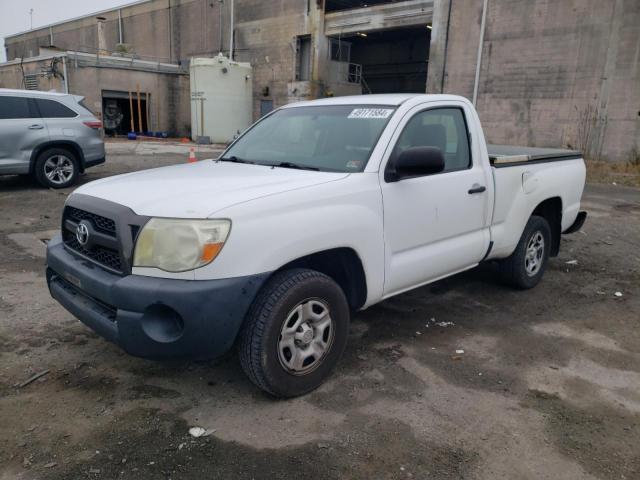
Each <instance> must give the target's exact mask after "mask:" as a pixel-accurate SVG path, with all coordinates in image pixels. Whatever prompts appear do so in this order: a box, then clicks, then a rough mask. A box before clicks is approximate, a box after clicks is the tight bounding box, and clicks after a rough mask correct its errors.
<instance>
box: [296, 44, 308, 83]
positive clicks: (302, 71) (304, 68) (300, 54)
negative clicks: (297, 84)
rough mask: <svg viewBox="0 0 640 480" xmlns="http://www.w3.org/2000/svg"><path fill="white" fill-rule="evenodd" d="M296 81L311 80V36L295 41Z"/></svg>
mask: <svg viewBox="0 0 640 480" xmlns="http://www.w3.org/2000/svg"><path fill="white" fill-rule="evenodd" d="M296 80H301V81H307V80H311V36H310V35H304V36H300V37H298V38H297V39H296Z"/></svg>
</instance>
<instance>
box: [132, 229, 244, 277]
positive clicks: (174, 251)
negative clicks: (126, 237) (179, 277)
mask: <svg viewBox="0 0 640 480" xmlns="http://www.w3.org/2000/svg"><path fill="white" fill-rule="evenodd" d="M230 228H231V222H230V221H229V220H188V219H185V220H182V219H172V218H152V219H151V220H149V221H148V222H147V224H146V225H145V226H144V227H143V228H142V231H141V232H140V235H138V240H137V241H136V248H135V252H134V255H133V266H134V267H155V268H160V269H162V270H165V271H167V272H184V271H187V270H193V269H194V268H198V267H202V266H204V265H207V264H208V263H211V262H212V261H213V260H214V259H215V258H216V257H217V256H218V253H220V250H222V247H223V246H224V242H225V240H226V239H227V236H228V235H229V229H230Z"/></svg>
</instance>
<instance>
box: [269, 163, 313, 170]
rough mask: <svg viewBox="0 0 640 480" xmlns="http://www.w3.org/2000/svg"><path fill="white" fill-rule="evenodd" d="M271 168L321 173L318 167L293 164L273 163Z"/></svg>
mask: <svg viewBox="0 0 640 480" xmlns="http://www.w3.org/2000/svg"><path fill="white" fill-rule="evenodd" d="M270 166H272V167H282V168H297V169H299V170H313V171H315V172H319V171H320V169H319V168H318V167H310V166H308V165H301V164H299V163H293V162H280V163H273V164H271V165H270Z"/></svg>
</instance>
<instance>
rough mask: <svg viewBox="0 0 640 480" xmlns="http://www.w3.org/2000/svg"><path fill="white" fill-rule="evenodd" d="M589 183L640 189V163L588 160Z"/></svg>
mask: <svg viewBox="0 0 640 480" xmlns="http://www.w3.org/2000/svg"><path fill="white" fill-rule="evenodd" d="M585 163H586V164H587V182H588V183H616V184H617V185H627V186H630V187H640V162H636V161H633V162H604V161H596V160H587V161H586V162H585Z"/></svg>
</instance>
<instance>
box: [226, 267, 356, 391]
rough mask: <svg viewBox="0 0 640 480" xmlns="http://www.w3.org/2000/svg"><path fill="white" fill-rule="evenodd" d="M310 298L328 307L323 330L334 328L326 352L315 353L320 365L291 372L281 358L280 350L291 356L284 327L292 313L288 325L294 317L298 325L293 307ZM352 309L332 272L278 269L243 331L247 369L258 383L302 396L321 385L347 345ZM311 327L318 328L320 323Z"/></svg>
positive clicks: (242, 349) (241, 352)
mask: <svg viewBox="0 0 640 480" xmlns="http://www.w3.org/2000/svg"><path fill="white" fill-rule="evenodd" d="M308 302H312V303H313V304H315V303H318V302H319V303H321V304H322V305H325V306H326V307H327V308H328V314H329V316H330V327H329V328H328V329H326V327H325V330H324V331H323V333H322V334H323V335H325V334H326V333H327V332H329V334H330V335H331V336H330V340H331V341H330V342H328V341H327V343H328V346H327V347H326V350H325V351H324V354H323V355H322V356H320V357H319V358H318V359H317V360H313V359H312V361H313V362H317V365H315V366H313V365H311V366H312V367H313V368H312V369H311V370H310V371H308V372H304V373H301V372H293V373H292V371H290V370H288V369H287V367H286V366H285V365H284V364H283V360H281V352H284V353H282V355H284V358H286V347H285V348H284V349H282V346H281V345H282V344H281V338H283V337H282V336H281V332H282V329H283V328H284V327H285V322H286V321H287V319H289V322H288V325H291V322H292V321H293V322H294V326H295V322H296V319H295V318H294V317H295V314H293V313H292V312H293V310H294V307H298V306H300V305H306V304H307V303H308ZM301 308H302V307H301ZM313 308H315V306H314V307H313ZM319 308H322V307H319ZM321 311H322V310H321ZM290 314H291V315H294V317H291V315H290ZM349 315H350V313H349V305H348V303H347V299H346V297H345V294H344V292H343V291H342V289H341V288H340V286H338V284H337V283H336V282H334V281H333V280H332V279H331V278H330V277H328V276H327V275H324V274H323V273H320V272H317V271H315V270H306V269H292V270H285V271H282V272H279V273H276V274H275V275H274V276H273V277H272V278H271V279H269V281H268V282H267V283H266V284H265V286H264V287H263V288H262V289H261V291H260V293H259V294H258V296H257V297H256V299H255V300H254V302H253V304H252V306H251V308H250V309H249V313H248V314H247V317H246V319H245V322H244V325H243V327H242V330H241V332H240V336H239V341H238V350H239V356H240V363H241V364H242V368H243V370H244V372H245V373H246V374H247V376H248V377H249V379H250V380H251V381H252V382H253V383H254V384H255V385H257V386H258V387H259V388H261V389H262V390H264V391H265V392H268V393H269V394H271V395H273V396H276V397H297V396H299V395H304V394H305V393H308V392H310V391H312V390H314V389H316V388H317V387H318V386H320V385H321V384H322V383H323V382H324V381H325V380H326V378H327V377H328V376H329V375H330V373H331V372H332V370H333V368H334V367H335V365H336V364H337V363H338V360H339V359H340V357H341V355H342V353H343V351H344V348H345V346H346V343H347V334H348V331H349ZM323 318H324V317H323ZM299 328H302V326H301V327H299ZM297 331H298V330H296V332H297ZM311 331H312V332H315V331H316V329H315V327H313V328H311ZM297 334H298V333H296V335H297ZM314 335H315V333H314ZM328 339H329V337H328V336H327V340H328ZM296 341H297V340H296ZM296 345H298V344H296ZM304 368H309V367H304Z"/></svg>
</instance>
